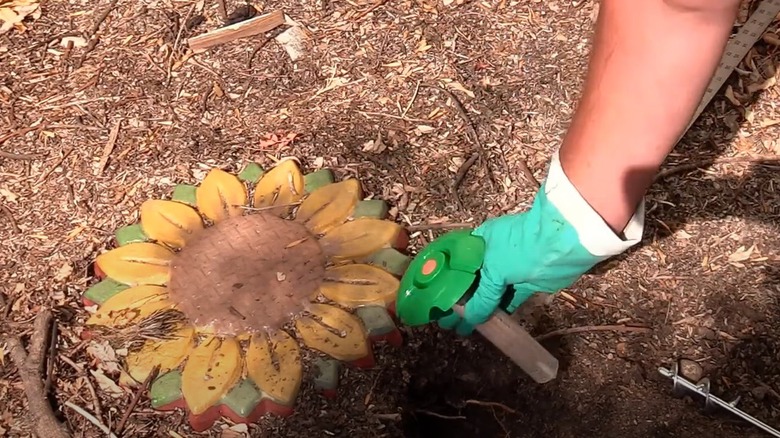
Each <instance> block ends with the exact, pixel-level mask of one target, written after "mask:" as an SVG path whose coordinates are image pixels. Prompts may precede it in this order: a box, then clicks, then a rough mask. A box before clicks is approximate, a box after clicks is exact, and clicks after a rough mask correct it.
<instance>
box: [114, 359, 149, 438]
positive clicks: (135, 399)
mask: <svg viewBox="0 0 780 438" xmlns="http://www.w3.org/2000/svg"><path fill="white" fill-rule="evenodd" d="M159 372H160V365H155V367H154V368H152V371H151V372H150V373H149V375H148V376H146V380H144V383H143V384H142V385H141V387H140V388H138V390H137V391H136V392H135V394H134V395H133V399H132V400H131V401H130V406H128V407H127V410H125V413H124V415H122V419H121V420H120V421H119V424H118V425H117V426H116V434H117V435H119V436H121V435H122V430H124V428H125V424H126V423H127V420H128V419H129V418H130V414H132V413H133V409H135V406H136V405H137V404H138V400H140V399H141V394H143V393H144V391H146V388H148V387H149V385H150V384H151V383H152V380H154V379H155V377H157V373H159Z"/></svg>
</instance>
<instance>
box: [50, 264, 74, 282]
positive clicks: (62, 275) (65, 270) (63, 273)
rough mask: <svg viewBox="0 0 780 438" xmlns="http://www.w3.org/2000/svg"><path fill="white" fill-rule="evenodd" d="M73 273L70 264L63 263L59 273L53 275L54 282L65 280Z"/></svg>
mask: <svg viewBox="0 0 780 438" xmlns="http://www.w3.org/2000/svg"><path fill="white" fill-rule="evenodd" d="M72 273H73V266H71V264H70V262H65V263H63V264H62V266H61V267H60V269H59V271H57V273H56V274H54V281H63V280H65V279H66V278H68V277H70V274H72Z"/></svg>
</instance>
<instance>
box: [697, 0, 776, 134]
mask: <svg viewBox="0 0 780 438" xmlns="http://www.w3.org/2000/svg"><path fill="white" fill-rule="evenodd" d="M778 13H780V0H763V1H762V2H761V3H759V5H758V7H757V8H756V11H755V12H753V14H751V15H750V17H748V19H747V21H746V22H745V24H744V25H742V27H741V28H740V30H739V32H738V33H737V35H735V36H734V37H733V38H731V39H730V40H729V42H728V44H727V45H726V48H725V50H724V51H723V56H722V57H721V59H720V63H719V64H718V68H717V69H716V70H715V74H714V75H713V77H712V80H710V83H709V85H708V86H707V90H706V91H705V92H704V97H703V98H702V100H701V102H700V103H699V107H698V108H696V112H695V113H694V115H693V118H692V119H691V122H690V123H689V124H688V128H690V127H691V125H693V123H694V122H695V121H696V119H698V118H699V116H700V115H701V113H702V112H703V111H704V108H706V107H707V105H708V104H709V103H710V101H711V100H712V98H713V97H714V96H715V94H716V93H717V92H718V90H720V87H722V86H723V84H724V83H725V82H726V80H727V79H728V78H729V76H731V72H733V71H734V69H736V68H737V65H739V63H740V62H741V61H742V59H744V58H745V56H746V55H747V53H748V51H749V50H750V49H751V48H752V47H753V44H755V43H756V41H758V39H759V38H761V35H762V34H763V33H764V31H765V30H766V28H767V27H769V25H770V24H771V23H772V21H774V19H775V17H776V16H777V14H778ZM688 128H686V129H685V130H686V131H688Z"/></svg>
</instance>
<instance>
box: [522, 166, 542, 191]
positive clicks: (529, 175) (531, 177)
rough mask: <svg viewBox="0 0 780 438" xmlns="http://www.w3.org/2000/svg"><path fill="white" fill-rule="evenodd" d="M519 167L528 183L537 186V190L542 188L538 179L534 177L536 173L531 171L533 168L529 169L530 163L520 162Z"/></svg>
mask: <svg viewBox="0 0 780 438" xmlns="http://www.w3.org/2000/svg"><path fill="white" fill-rule="evenodd" d="M518 165H519V166H520V171H522V172H523V176H524V177H525V179H527V180H528V182H530V183H531V184H534V185H536V188H537V189H538V188H539V187H541V186H542V185H541V184H540V183H539V180H538V179H536V177H535V176H534V173H533V172H532V171H531V168H530V167H528V163H526V162H525V160H520V161H519V162H518Z"/></svg>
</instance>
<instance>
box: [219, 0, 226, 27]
mask: <svg viewBox="0 0 780 438" xmlns="http://www.w3.org/2000/svg"><path fill="white" fill-rule="evenodd" d="M217 12H219V18H221V19H222V22H223V23H227V18H228V15H227V7H225V0H217Z"/></svg>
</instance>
